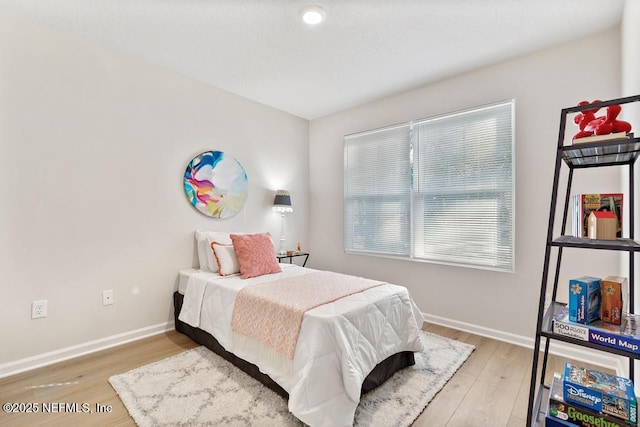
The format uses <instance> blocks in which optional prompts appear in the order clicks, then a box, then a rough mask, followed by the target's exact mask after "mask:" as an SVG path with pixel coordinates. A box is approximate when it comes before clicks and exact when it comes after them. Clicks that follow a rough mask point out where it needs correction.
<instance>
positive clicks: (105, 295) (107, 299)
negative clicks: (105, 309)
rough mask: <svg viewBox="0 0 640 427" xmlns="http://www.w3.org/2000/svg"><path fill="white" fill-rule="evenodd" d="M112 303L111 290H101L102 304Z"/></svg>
mask: <svg viewBox="0 0 640 427" xmlns="http://www.w3.org/2000/svg"><path fill="white" fill-rule="evenodd" d="M111 304H113V290H111V289H109V290H108V291H102V305H111Z"/></svg>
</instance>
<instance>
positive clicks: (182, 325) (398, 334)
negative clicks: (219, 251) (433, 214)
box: [174, 236, 423, 426]
mask: <svg viewBox="0 0 640 427" xmlns="http://www.w3.org/2000/svg"><path fill="white" fill-rule="evenodd" d="M219 240H221V239H220V236H217V238H212V237H211V236H209V238H208V239H206V243H207V244H208V245H211V248H212V249H213V248H214V246H213V242H218V241H219ZM200 243H201V242H198V245H199V247H198V251H199V256H200ZM224 246H225V249H224V253H225V254H226V255H229V256H232V255H230V254H231V253H232V252H233V250H232V249H235V250H236V251H239V249H238V245H235V246H234V245H233V244H229V243H224ZM229 246H231V248H229ZM254 249H255V248H254ZM270 250H271V252H270V256H271V257H274V255H273V254H274V252H273V248H272V247H271V249H270ZM254 252H255V251H254ZM203 253H205V254H207V251H206V246H205V247H204V249H203ZM214 254H215V251H214ZM226 255H224V256H226ZM254 255H255V253H254ZM224 256H223V255H221V256H220V258H224ZM274 258H275V257H274ZM199 261H200V265H201V266H206V265H207V260H206V259H204V258H203V259H199ZM216 261H219V259H218V260H216ZM276 264H277V261H276ZM272 268H273V267H272ZM277 269H278V270H279V271H274V272H271V273H267V274H260V275H258V276H254V277H249V278H242V276H241V275H238V274H236V273H233V272H232V273H230V274H229V272H230V271H233V270H234V269H233V268H232V269H230V270H229V269H227V268H226V267H225V265H224V261H223V262H222V264H221V265H220V266H219V268H218V271H216V272H213V271H210V270H209V269H206V268H204V269H185V270H182V271H180V273H179V286H178V290H177V291H176V292H175V294H174V306H175V321H176V330H178V331H179V332H182V333H185V334H186V335H188V336H190V337H191V338H192V339H194V340H195V341H196V342H198V343H200V344H203V345H206V346H207V347H208V348H210V349H211V350H213V351H214V352H216V353H217V354H220V355H221V356H223V357H224V358H225V359H227V360H229V361H231V362H232V363H234V364H235V365H236V366H238V367H239V368H241V369H242V370H244V371H245V372H247V373H248V374H250V375H252V376H253V377H255V378H257V379H258V380H259V381H261V382H262V383H263V384H265V385H266V386H268V387H269V388H271V389H272V390H274V391H276V392H277V393H279V394H280V395H282V396H284V397H287V398H288V402H289V410H290V411H291V412H292V413H293V415H295V416H296V417H297V418H299V419H300V420H301V421H303V422H304V423H306V424H308V425H311V426H323V425H331V426H336V425H352V424H353V418H354V414H355V409H356V407H357V405H358V402H359V400H360V396H361V394H362V393H365V392H367V391H369V390H371V389H373V388H375V387H376V386H378V385H379V384H381V383H382V382H384V381H385V380H386V379H387V378H389V377H390V376H391V375H393V373H394V372H396V371H398V370H399V369H403V368H405V367H407V366H410V365H412V364H413V363H414V358H413V352H415V351H421V350H422V349H423V348H422V342H421V341H420V329H421V326H422V322H423V319H422V315H421V313H420V311H419V310H418V309H417V307H416V305H415V303H414V302H413V300H412V299H411V297H410V295H409V294H408V292H407V290H406V289H405V288H404V287H401V286H396V285H392V284H387V283H379V284H376V286H373V287H371V288H367V289H365V290H362V291H360V292H356V293H353V294H351V295H348V296H345V297H343V298H340V299H337V300H335V301H333V302H330V303H327V304H322V305H319V306H317V307H315V308H312V309H310V310H308V311H306V312H305V313H304V315H303V318H302V321H301V326H300V329H299V337H298V339H297V344H296V346H295V352H294V353H293V354H292V355H291V356H290V357H287V356H286V355H285V354H282V353H279V352H276V351H274V349H273V348H270V347H269V346H265V345H264V344H263V343H262V342H260V340H257V339H256V338H255V337H248V336H245V335H243V334H240V333H238V332H237V331H234V330H232V328H231V320H232V318H233V315H234V305H235V304H236V303H237V301H236V299H237V298H238V295H239V294H240V293H241V292H244V290H246V289H245V288H247V289H251V288H256V287H261V286H262V287H264V286H272V285H274V284H276V283H278V284H279V283H281V282H286V281H287V280H303V281H306V280H307V279H309V280H310V279H311V278H314V277H315V278H318V277H323V276H321V274H322V272H319V271H318V270H314V269H310V268H305V267H299V266H296V265H291V264H278V267H277ZM223 273H224V274H223ZM255 285H260V286H255Z"/></svg>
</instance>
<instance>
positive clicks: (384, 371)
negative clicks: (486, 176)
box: [173, 292, 415, 398]
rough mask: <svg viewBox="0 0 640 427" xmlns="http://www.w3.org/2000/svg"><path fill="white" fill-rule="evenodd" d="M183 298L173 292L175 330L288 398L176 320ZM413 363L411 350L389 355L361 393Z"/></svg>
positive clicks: (248, 366) (197, 331)
mask: <svg viewBox="0 0 640 427" xmlns="http://www.w3.org/2000/svg"><path fill="white" fill-rule="evenodd" d="M183 299H184V295H182V294H181V293H179V292H174V294H173V306H174V318H175V323H176V331H178V332H181V333H183V334H185V335H187V336H188V337H190V338H191V339H192V340H194V341H195V342H197V343H198V344H202V345H204V346H205V347H207V348H209V349H210V350H212V351H213V352H214V353H216V354H218V355H220V356H222V357H223V358H224V359H226V360H228V361H229V362H231V363H233V364H234V365H235V366H237V367H238V368H240V369H241V370H243V371H244V372H246V373H247V374H249V375H250V376H252V377H253V378H255V379H257V380H258V381H260V382H261V383H262V384H264V385H265V386H267V387H269V388H270V389H271V390H273V391H275V392H276V393H278V394H279V395H281V396H283V397H285V398H289V394H288V393H287V392H286V391H285V390H284V389H283V388H282V387H280V386H279V385H278V384H277V383H276V382H275V381H273V380H272V379H271V378H270V377H269V376H268V375H265V374H263V373H262V372H260V370H259V369H258V367H257V366H256V365H254V364H253V363H249V362H247V361H246V360H244V359H241V358H239V357H238V356H236V355H235V354H233V353H230V352H228V351H227V350H225V349H224V347H222V346H221V345H220V343H219V342H218V340H216V339H215V338H214V337H213V336H212V335H211V334H209V333H208V332H205V331H203V330H202V329H199V328H194V327H193V326H191V325H188V324H186V323H184V322H181V321H180V320H178V315H179V314H180V309H181V308H182V302H183ZM413 364H415V358H414V355H413V352H411V351H403V352H400V353H396V354H394V355H392V356H389V357H388V358H386V359H385V360H383V361H382V362H380V363H379V364H378V365H376V367H375V368H373V370H372V371H371V372H370V373H369V375H368V376H367V377H366V378H365V380H364V383H363V384H362V390H361V393H362V394H364V393H366V392H368V391H371V390H373V389H374V388H376V387H377V386H379V385H380V384H382V383H383V382H385V381H386V380H387V379H388V378H390V377H391V376H392V375H393V374H394V373H395V372H397V371H399V370H401V369H404V368H406V367H408V366H411V365H413Z"/></svg>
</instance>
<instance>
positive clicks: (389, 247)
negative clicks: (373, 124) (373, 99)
mask: <svg viewBox="0 0 640 427" xmlns="http://www.w3.org/2000/svg"><path fill="white" fill-rule="evenodd" d="M513 110H514V102H513V101H509V102H503V103H499V104H493V105H489V106H483V107H481V108H476V109H473V110H468V111H462V112H458V113H454V114H448V115H444V116H439V117H433V118H429V119H424V120H417V121H414V122H411V123H404V124H401V125H397V126H392V127H388V128H384V129H379V130H373V131H369V132H363V133H358V134H354V135H349V136H347V137H345V143H344V168H345V171H344V172H345V174H344V225H345V226H344V245H345V251H347V252H349V253H361V254H371V255H381V256H393V257H402V258H407V259H412V260H420V261H430V262H438V263H444V264H454V265H462V266H469V267H477V268H489V269H496V270H501V271H513V258H514V255H513V252H514V233H513V228H514V227H513V218H514V166H513V163H514V162H513Z"/></svg>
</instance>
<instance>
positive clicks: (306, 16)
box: [300, 5, 325, 25]
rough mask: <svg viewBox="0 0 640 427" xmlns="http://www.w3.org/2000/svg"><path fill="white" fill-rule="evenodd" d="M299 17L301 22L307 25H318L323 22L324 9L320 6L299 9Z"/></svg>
mask: <svg viewBox="0 0 640 427" xmlns="http://www.w3.org/2000/svg"><path fill="white" fill-rule="evenodd" d="M300 16H301V17H302V20H303V21H304V22H306V23H307V24H309V25H318V24H319V23H321V22H322V21H324V17H325V13H324V9H322V8H321V7H320V6H315V5H312V6H305V7H303V8H302V9H300Z"/></svg>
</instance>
